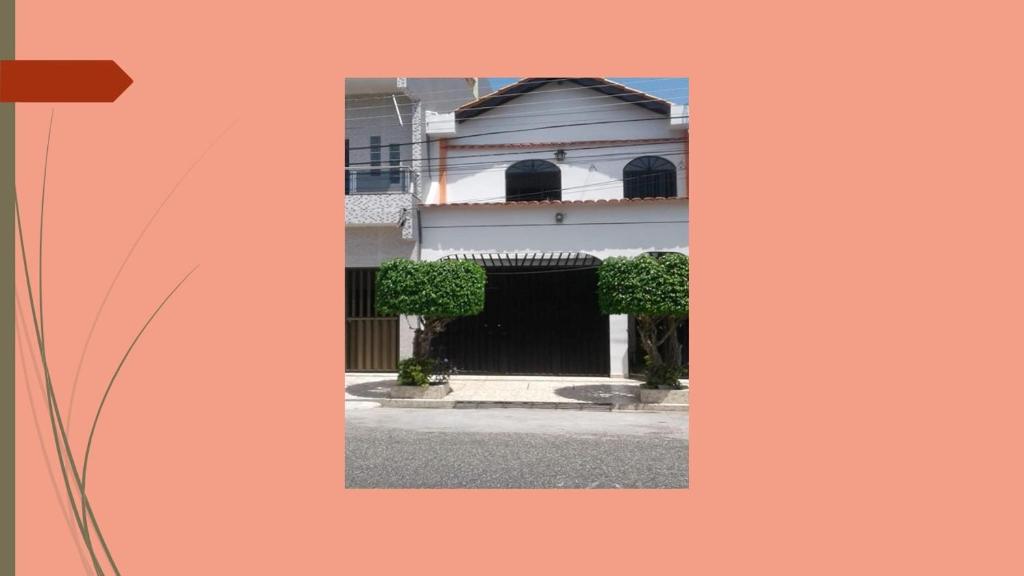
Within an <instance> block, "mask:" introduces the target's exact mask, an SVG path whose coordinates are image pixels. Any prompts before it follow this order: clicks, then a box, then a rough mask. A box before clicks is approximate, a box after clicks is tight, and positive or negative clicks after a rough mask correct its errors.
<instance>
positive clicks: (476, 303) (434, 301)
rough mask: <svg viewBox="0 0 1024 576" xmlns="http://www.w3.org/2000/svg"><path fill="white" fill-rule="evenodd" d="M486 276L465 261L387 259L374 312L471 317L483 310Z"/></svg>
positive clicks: (379, 278) (381, 270) (379, 281)
mask: <svg viewBox="0 0 1024 576" xmlns="http://www.w3.org/2000/svg"><path fill="white" fill-rule="evenodd" d="M486 283H487V275H486V273H484V269H483V267H482V266H480V265H479V264H477V263H476V262H470V261H467V260H437V261H413V260H406V259H404V258H400V259H396V260H388V261H387V262H384V263H383V264H381V266H380V270H379V271H378V272H377V295H376V300H377V312H378V313H379V314H382V315H386V316H390V315H393V314H406V315H411V316H425V317H432V318H455V317H458V316H473V315H476V314H479V313H480V312H481V311H483V309H484V286H485V285H486Z"/></svg>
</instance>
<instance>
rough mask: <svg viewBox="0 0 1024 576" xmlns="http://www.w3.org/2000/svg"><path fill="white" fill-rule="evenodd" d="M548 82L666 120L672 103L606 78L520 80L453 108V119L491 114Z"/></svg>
mask: <svg viewBox="0 0 1024 576" xmlns="http://www.w3.org/2000/svg"><path fill="white" fill-rule="evenodd" d="M552 82H565V83H571V84H577V85H579V86H583V87H586V88H592V89H594V90H596V91H598V92H601V93H602V94H607V95H609V96H613V97H615V98H618V99H619V100H622V101H624V102H632V103H634V104H636V105H637V106H640V107H643V108H646V109H648V110H650V111H652V112H657V113H658V114H664V115H665V116H668V115H669V114H670V113H671V110H672V103H671V102H669V101H668V100H663V99H661V98H658V97H657V96H652V95H650V94H647V93H646V92H641V91H639V90H634V89H632V88H630V87H628V86H625V85H623V84H619V83H618V82H612V81H611V80H609V79H607V78H523V79H522V80H520V81H518V82H515V83H513V84H509V85H508V86H505V87H504V88H501V89H500V90H496V91H494V92H491V93H490V94H487V95H486V96H481V97H480V98H477V99H476V100H473V101H472V102H468V103H466V104H463V105H462V106H460V107H458V108H456V109H455V119H456V120H457V121H460V122H461V121H462V120H466V119H468V118H473V117H474V116H479V115H481V114H483V113H485V112H487V111H488V110H493V109H494V108H497V107H498V106H501V105H502V104H505V103H506V102H509V101H511V100H515V99H516V98H518V97H520V96H522V95H523V94H528V93H530V92H533V91H534V90H536V89H538V88H540V87H541V86H547V85H548V84H551V83H552Z"/></svg>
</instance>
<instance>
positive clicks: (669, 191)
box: [622, 156, 676, 198]
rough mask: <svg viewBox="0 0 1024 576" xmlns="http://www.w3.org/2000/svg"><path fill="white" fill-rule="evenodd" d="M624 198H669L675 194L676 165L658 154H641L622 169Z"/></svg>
mask: <svg viewBox="0 0 1024 576" xmlns="http://www.w3.org/2000/svg"><path fill="white" fill-rule="evenodd" d="M622 187H623V196H624V197H626V198H671V197H673V196H675V195H676V167H675V164H672V163H671V162H669V161H668V160H665V159H664V158H660V157H658V156H641V157H639V158H636V159H634V160H632V161H631V162H630V163H629V164H626V167H625V168H624V169H623V170H622Z"/></svg>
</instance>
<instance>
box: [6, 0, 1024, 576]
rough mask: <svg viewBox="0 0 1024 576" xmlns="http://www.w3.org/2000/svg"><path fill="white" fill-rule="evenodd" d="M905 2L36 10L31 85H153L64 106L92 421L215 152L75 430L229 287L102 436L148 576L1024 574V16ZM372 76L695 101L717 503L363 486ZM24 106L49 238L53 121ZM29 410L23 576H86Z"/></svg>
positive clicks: (25, 155)
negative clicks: (348, 485)
mask: <svg viewBox="0 0 1024 576" xmlns="http://www.w3.org/2000/svg"><path fill="white" fill-rule="evenodd" d="M890 4H891V3H858V4H856V5H855V6H851V7H849V8H843V9H836V8H827V7H825V5H824V4H821V3H797V2H783V3H772V4H771V5H764V6H756V5H754V6H746V7H740V6H734V5H727V4H720V3H708V2H705V3H699V4H695V5H689V6H684V5H683V4H681V3H677V2H672V3H668V2H664V3H657V2H656V3H653V4H647V5H644V6H643V7H636V6H628V7H627V6H615V5H613V6H612V7H611V8H609V9H597V8H596V7H595V6H594V5H593V4H587V5H585V4H579V3H551V2H545V3H536V4H528V3H518V4H510V5H503V6H502V5H496V6H493V7H490V8H488V7H484V6H483V5H481V4H479V3H470V2H453V3H449V4H448V5H447V6H443V7H442V6H439V5H438V6H434V7H432V8H429V9H428V8H426V7H420V8H411V7H410V8H403V7H400V6H399V5H386V6H385V5H382V4H369V5H366V7H358V5H357V6H356V7H342V4H341V3H325V2H290V3H274V4H271V3H253V2H237V1H235V2H216V3H214V2H205V1H204V2H200V1H197V0H182V1H179V2H174V3H170V4H161V5H156V4H152V3H145V2H137V1H128V0H120V1H112V0H97V1H94V2H86V3H81V2H70V1H68V0H31V1H28V0H22V1H21V2H20V3H19V6H18V23H17V24H18V34H19V38H18V56H19V57H20V58H68V57H78V58H114V59H116V60H117V61H118V62H119V63H120V64H121V65H122V66H123V67H124V68H125V69H126V70H127V71H128V72H129V74H131V76H132V77H133V78H134V79H135V84H134V85H133V86H132V87H131V88H130V89H129V90H128V92H127V93H125V95H124V96H123V97H122V98H121V99H120V100H119V101H118V102H117V103H116V104H114V105H60V106H56V121H55V125H54V136H53V146H52V151H51V156H50V180H49V184H48V219H47V221H46V266H45V282H46V286H45V298H46V306H47V307H46V321H47V334H48V338H49V346H50V348H49V349H50V354H51V356H52V361H53V365H54V370H55V377H56V378H57V381H56V386H57V387H58V390H59V393H60V394H61V395H62V398H63V402H65V404H66V402H67V397H68V393H69V383H70V379H71V377H72V376H73V373H74V367H75V364H76V363H77V360H78V354H79V352H80V349H81V346H82V344H83V342H84V339H85V335H86V333H87V331H88V326H89V322H90V320H91V317H92V315H93V314H94V312H95V309H96V307H97V306H98V304H99V302H100V299H101V298H102V296H103V293H104V290H105V289H106V285H107V283H108V282H109V281H110V278H111V277H112V276H113V274H114V273H115V271H116V270H117V267H118V265H119V263H120V261H121V259H122V258H123V256H124V254H125V253H126V251H127V250H128V248H129V247H130V245H131V243H132V242H133V241H134V239H135V236H136V234H138V231H139V230H140V229H141V227H142V226H143V225H144V223H145V222H146V220H147V219H148V218H149V216H150V214H151V213H152V211H153V210H154V209H155V208H156V206H157V205H159V203H160V202H161V200H162V199H163V198H164V196H165V195H166V194H167V193H168V191H169V190H170V188H171V187H172V186H174V183H175V182H176V181H177V180H178V179H180V178H181V176H182V175H183V174H184V173H185V172H186V171H187V170H188V168H189V166H190V165H192V164H193V163H194V162H195V161H196V159H197V158H199V157H200V156H201V155H203V153H204V151H205V150H207V149H208V148H209V147H210V145H211V143H213V142H214V141H217V142H216V144H215V145H214V146H213V147H212V149H210V150H209V153H208V154H207V155H206V157H205V158H204V159H203V160H202V161H201V162H200V163H199V164H198V165H197V166H196V168H195V169H194V170H193V171H192V172H191V174H190V175H189V176H188V178H187V179H186V180H185V181H184V182H183V184H182V186H181V188H180V189H179V190H178V192H177V193H176V195H175V196H174V197H173V198H172V199H171V201H170V202H169V203H168V204H167V205H166V208H165V209H164V211H163V213H162V214H161V215H160V216H159V218H158V219H157V220H156V221H155V222H154V224H153V226H152V228H151V229H150V231H149V233H148V235H147V237H146V238H145V239H144V240H143V242H142V243H141V244H140V246H139V249H138V250H137V252H136V253H135V256H134V257H133V260H132V261H131V262H130V264H129V265H128V267H127V269H126V270H125V273H124V275H123V277H122V278H121V282H120V284H119V285H118V287H117V288H116V289H115V291H114V293H113V295H112V297H111V301H110V303H109V304H108V307H107V312H106V315H105V316H104V318H103V319H102V320H101V321H100V324H99V327H98V329H97V332H96V335H95V339H94V343H93V347H92V350H91V352H90V355H89V356H88V358H87V359H86V364H85V368H84V370H83V380H82V385H81V386H82V388H81V390H80V392H79V394H78V397H77V398H76V415H75V417H74V418H73V422H74V425H73V426H72V432H71V433H72V436H73V440H74V441H76V442H79V443H80V445H81V444H84V439H85V434H86V432H87V424H88V423H87V420H88V418H87V417H86V416H87V415H88V413H90V412H91V411H92V410H93V407H94V406H95V403H96V402H97V401H98V396H99V394H100V391H101V389H102V381H103V380H105V379H106V378H107V377H108V376H109V374H110V372H111V371H112V370H113V368H114V366H115V364H116V362H117V359H118V354H119V353H120V351H122V350H123V349H124V347H125V346H127V344H128V342H129V341H130V339H131V337H132V335H133V334H134V331H135V330H136V329H137V328H138V327H139V326H140V325H141V323H142V322H143V320H144V319H145V316H146V315H147V314H148V313H149V311H150V310H151V309H152V307H154V306H155V305H156V304H157V303H158V302H159V301H160V299H161V298H162V297H163V296H164V294H165V293H166V291H167V290H169V289H170V287H172V286H173V285H174V283H175V282H177V280H178V279H179V278H180V277H181V276H182V275H183V274H184V273H185V272H187V271H188V270H189V269H190V268H191V267H192V266H193V265H195V264H199V265H200V268H199V270H198V271H197V272H196V274H195V275H194V276H193V277H192V278H191V279H190V280H189V281H188V282H187V283H186V284H185V286H184V287H183V288H182V290H181V291H180V292H179V293H178V294H177V295H176V296H175V297H174V298H173V299H172V300H171V302H170V303H169V304H168V306H167V308H166V309H165V311H164V313H163V315H162V316H161V317H159V318H157V320H156V321H155V322H154V324H153V326H152V327H151V330H150V331H149V332H148V333H147V335H146V336H145V337H144V339H143V340H142V341H141V342H140V345H139V346H138V347H137V349H136V352H135V355H134V356H133V357H132V358H131V359H130V360H129V363H128V364H127V365H126V367H125V370H124V372H123V373H122V379H121V381H120V382H119V383H118V384H117V386H116V388H115V390H114V392H113V393H112V396H111V399H110V401H109V403H108V405H107V408H106V412H105V414H104V420H103V421H102V422H101V424H100V428H99V431H98V432H97V439H96V446H95V448H94V450H95V452H94V454H93V457H94V461H93V463H92V468H91V476H90V495H91V497H92V499H93V502H94V504H95V506H96V509H97V511H98V514H99V516H100V518H101V521H102V522H103V526H104V528H105V532H106V535H107V537H108V539H109V541H110V542H111V545H112V547H113V550H114V554H115V555H116V558H117V559H118V561H119V563H120V565H121V568H122V570H123V573H125V574H129V575H130V574H146V575H160V574H336V573H355V574H396V573H402V572H405V571H417V572H418V573H423V574H440V573H445V574H480V573H488V574H519V573H523V572H526V571H531V572H534V573H542V574H548V573H559V572H560V573H573V574H582V573H585V574H614V573H621V572H622V571H629V572H630V573H642V574H664V573H668V572H670V571H681V572H692V573H700V574H707V573H723V574H724V573H729V574H734V573H769V572H771V573H790V574H796V573H801V574H822V573H831V574H838V573H865V572H869V573H929V574H937V573H950V574H963V573H986V574H992V573H999V572H1004V573H1020V571H1021V569H1022V566H1021V557H1020V553H1019V544H1020V542H1019V535H1020V530H1021V517H1022V516H1021V512H1022V506H1021V496H1020V486H1021V483H1022V480H1024V478H1022V474H1021V471H1020V465H1019V454H1020V438H1021V428H1020V424H1019V423H1018V422H1019V420H1020V418H1019V414H1018V408H1019V406H1020V401H1021V399H1022V398H1021V395H1022V392H1021V390H1022V388H1021V386H1020V384H1021V378H1020V369H1019V366H1018V364H1017V363H1016V362H1014V363H1013V364H1010V363H1009V360H1008V359H1009V358H1010V357H1012V356H1015V355H1019V350H1018V348H1019V342H1020V325H1021V320H1022V318H1021V316H1022V315H1021V312H1022V310H1021V305H1020V294H1021V288H1022V286H1021V284H1022V283H1021V279H1020V274H1019V271H1018V270H1017V268H1018V262H1019V260H1020V258H1019V246H1020V237H1019V235H1018V234H1015V233H1014V232H1016V231H1017V230H1019V217H1020V214H1021V209H1022V208H1024V206H1022V201H1021V197H1022V196H1021V192H1022V187H1021V178H1020V173H1019V170H1017V169H1016V168H1015V169H1014V170H1013V173H1012V174H1009V173H1008V172H1009V170H1008V168H1009V167H1012V166H1019V163H1020V145H1019V142H1018V139H1017V137H1018V136H1019V134H1020V133H1021V130H1020V128H1021V112H1020V110H1021V108H1020V107H1019V102H1020V101H1021V96H1022V94H1021V86H1020V74H1019V69H1020V68H1019V61H1018V60H1017V58H1018V56H1017V55H1019V54H1020V49H1021V46H1020V42H1019V40H1017V39H1013V40H1011V38H1016V35H1017V32H1018V23H1019V22H1020V14H1016V13H1010V12H1009V11H1008V10H1004V9H1001V8H996V7H995V5H994V4H993V5H989V4H988V3H984V2H982V3H971V5H970V6H971V10H970V11H966V10H965V9H961V8H954V7H938V6H936V5H934V4H931V3H929V4H924V3H920V4H914V3H907V4H905V5H904V7H902V8H899V7H896V6H895V5H890ZM609 10H610V12H609ZM602 14H605V15H604V16H602ZM623 19H626V20H628V21H629V22H630V24H629V25H628V26H626V27H625V28H624V29H622V28H621V23H622V21H623ZM634 22H639V23H638V24H637V23H634ZM434 29H436V30H438V32H437V33H430V30H434ZM556 38H557V41H556V40H555V39H556ZM402 39H404V40H406V42H402V41H401V40H402ZM377 74H379V75H390V74H403V75H460V76H461V75H484V76H488V75H502V76H508V75H515V74H530V75H548V74H555V75H557V74H578V75H607V76H622V75H638V76H653V75H686V76H690V77H691V79H692V87H693V91H692V103H693V113H694V120H693V132H692V136H693V144H694V145H693V151H694V152H693V157H692V176H691V183H692V186H693V191H694V192H693V194H692V198H693V200H692V202H693V205H692V207H693V215H694V224H693V228H692V231H693V238H692V248H693V249H692V257H693V265H692V270H693V302H694V305H693V310H694V312H693V322H692V324H691V326H692V329H693V342H694V344H693V346H694V348H693V356H694V358H695V361H694V368H693V382H694V387H695V390H694V394H693V405H694V407H693V412H692V421H691V425H692V427H691V430H692V447H691V469H692V473H691V489H690V490H688V491H673V492H646V491H621V492H612V491H597V492H587V493H584V492H575V491H568V492H567V491H429V492H428V491H345V490H343V489H342V485H343V444H342V442H343V437H342V436H343V424H342V412H341V410H342V405H343V394H342V376H343V367H342V350H343V340H342V337H343V335H342V325H343V322H342V318H343V310H342V297H341V296H342V294H341V290H342V285H343V283H342V278H343V276H342V269H343V261H342V259H343V254H344V251H343V242H344V238H343V226H342V222H343V195H342V159H343V149H342V133H343V132H342V130H343V95H342V87H343V81H342V80H343V78H344V77H345V76H346V75H349V76H356V75H377ZM18 110H19V111H18V123H19V124H18V175H17V182H18V187H19V193H20V194H21V197H22V199H23V202H25V203H27V204H29V205H28V206H26V209H25V216H26V218H27V225H28V229H29V234H30V235H34V234H35V230H36V226H37V224H36V220H35V219H36V214H37V207H36V203H37V202H36V201H37V199H38V194H39V182H40V180H41V173H42V158H43V150H44V142H45V133H46V124H47V121H48V117H49V111H50V106H47V105H19V107H18ZM229 126H230V129H229V130H228V131H227V132H226V133H224V131H225V130H226V129H228V127H229ZM222 133H223V136H222V137H221V138H220V139H219V141H218V137H219V135H221V134H222ZM34 254H35V249H34V248H30V257H32V258H34ZM993 264H995V266H992V265H993ZM22 296H24V294H22ZM20 374H21V372H20V368H19V376H20ZM29 374H31V372H29ZM27 384H28V385H29V387H28V388H26V386H25V385H26V382H25V381H24V379H23V380H22V381H21V382H19V384H18V393H19V398H18V410H19V412H18V424H17V426H18V567H19V572H18V573H19V574H22V575H51V574H77V573H81V572H83V568H82V562H81V559H80V558H79V556H78V553H77V552H76V547H75V544H74V540H73V538H72V535H71V533H70V531H69V530H68V528H67V525H66V523H65V521H64V520H63V519H62V517H61V512H60V507H59V504H58V503H59V501H60V500H59V499H58V498H57V496H56V495H55V494H56V493H55V492H54V489H53V486H52V485H51V484H50V482H49V480H48V479H47V472H46V468H45V465H44V461H43V457H42V454H43V452H42V451H41V449H40V444H39V440H38V438H37V437H36V429H35V426H34V423H33V420H32V414H31V410H30V404H29V402H28V400H29V398H28V396H27V395H26V390H33V391H34V392H35V393H36V395H35V397H34V401H35V405H36V408H38V409H39V414H38V415H39V417H40V418H41V419H42V420H41V421H40V423H41V424H43V428H42V430H43V431H44V432H46V430H47V429H46V427H45V416H44V414H43V412H42V406H43V404H42V397H41V396H40V395H39V394H38V388H37V387H36V386H37V382H36V381H35V380H33V379H31V378H30V379H29V381H28V383H27ZM45 438H46V437H45V436H44V439H45ZM48 442H49V440H47V444H46V446H47V447H48V450H47V452H46V454H49V453H50V451H52V445H51V444H49V443H48Z"/></svg>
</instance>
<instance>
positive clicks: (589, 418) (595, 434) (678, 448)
mask: <svg viewBox="0 0 1024 576" xmlns="http://www.w3.org/2000/svg"><path fill="white" fill-rule="evenodd" d="M376 406H377V405H376V404H373V403H367V402H348V403H346V409H345V486H346V487H347V488H686V487H687V486H688V484H689V414H688V413H685V412H596V411H587V410H582V411H581V410H541V409H517V408H487V409H475V410H462V409H403V408H380V407H376Z"/></svg>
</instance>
